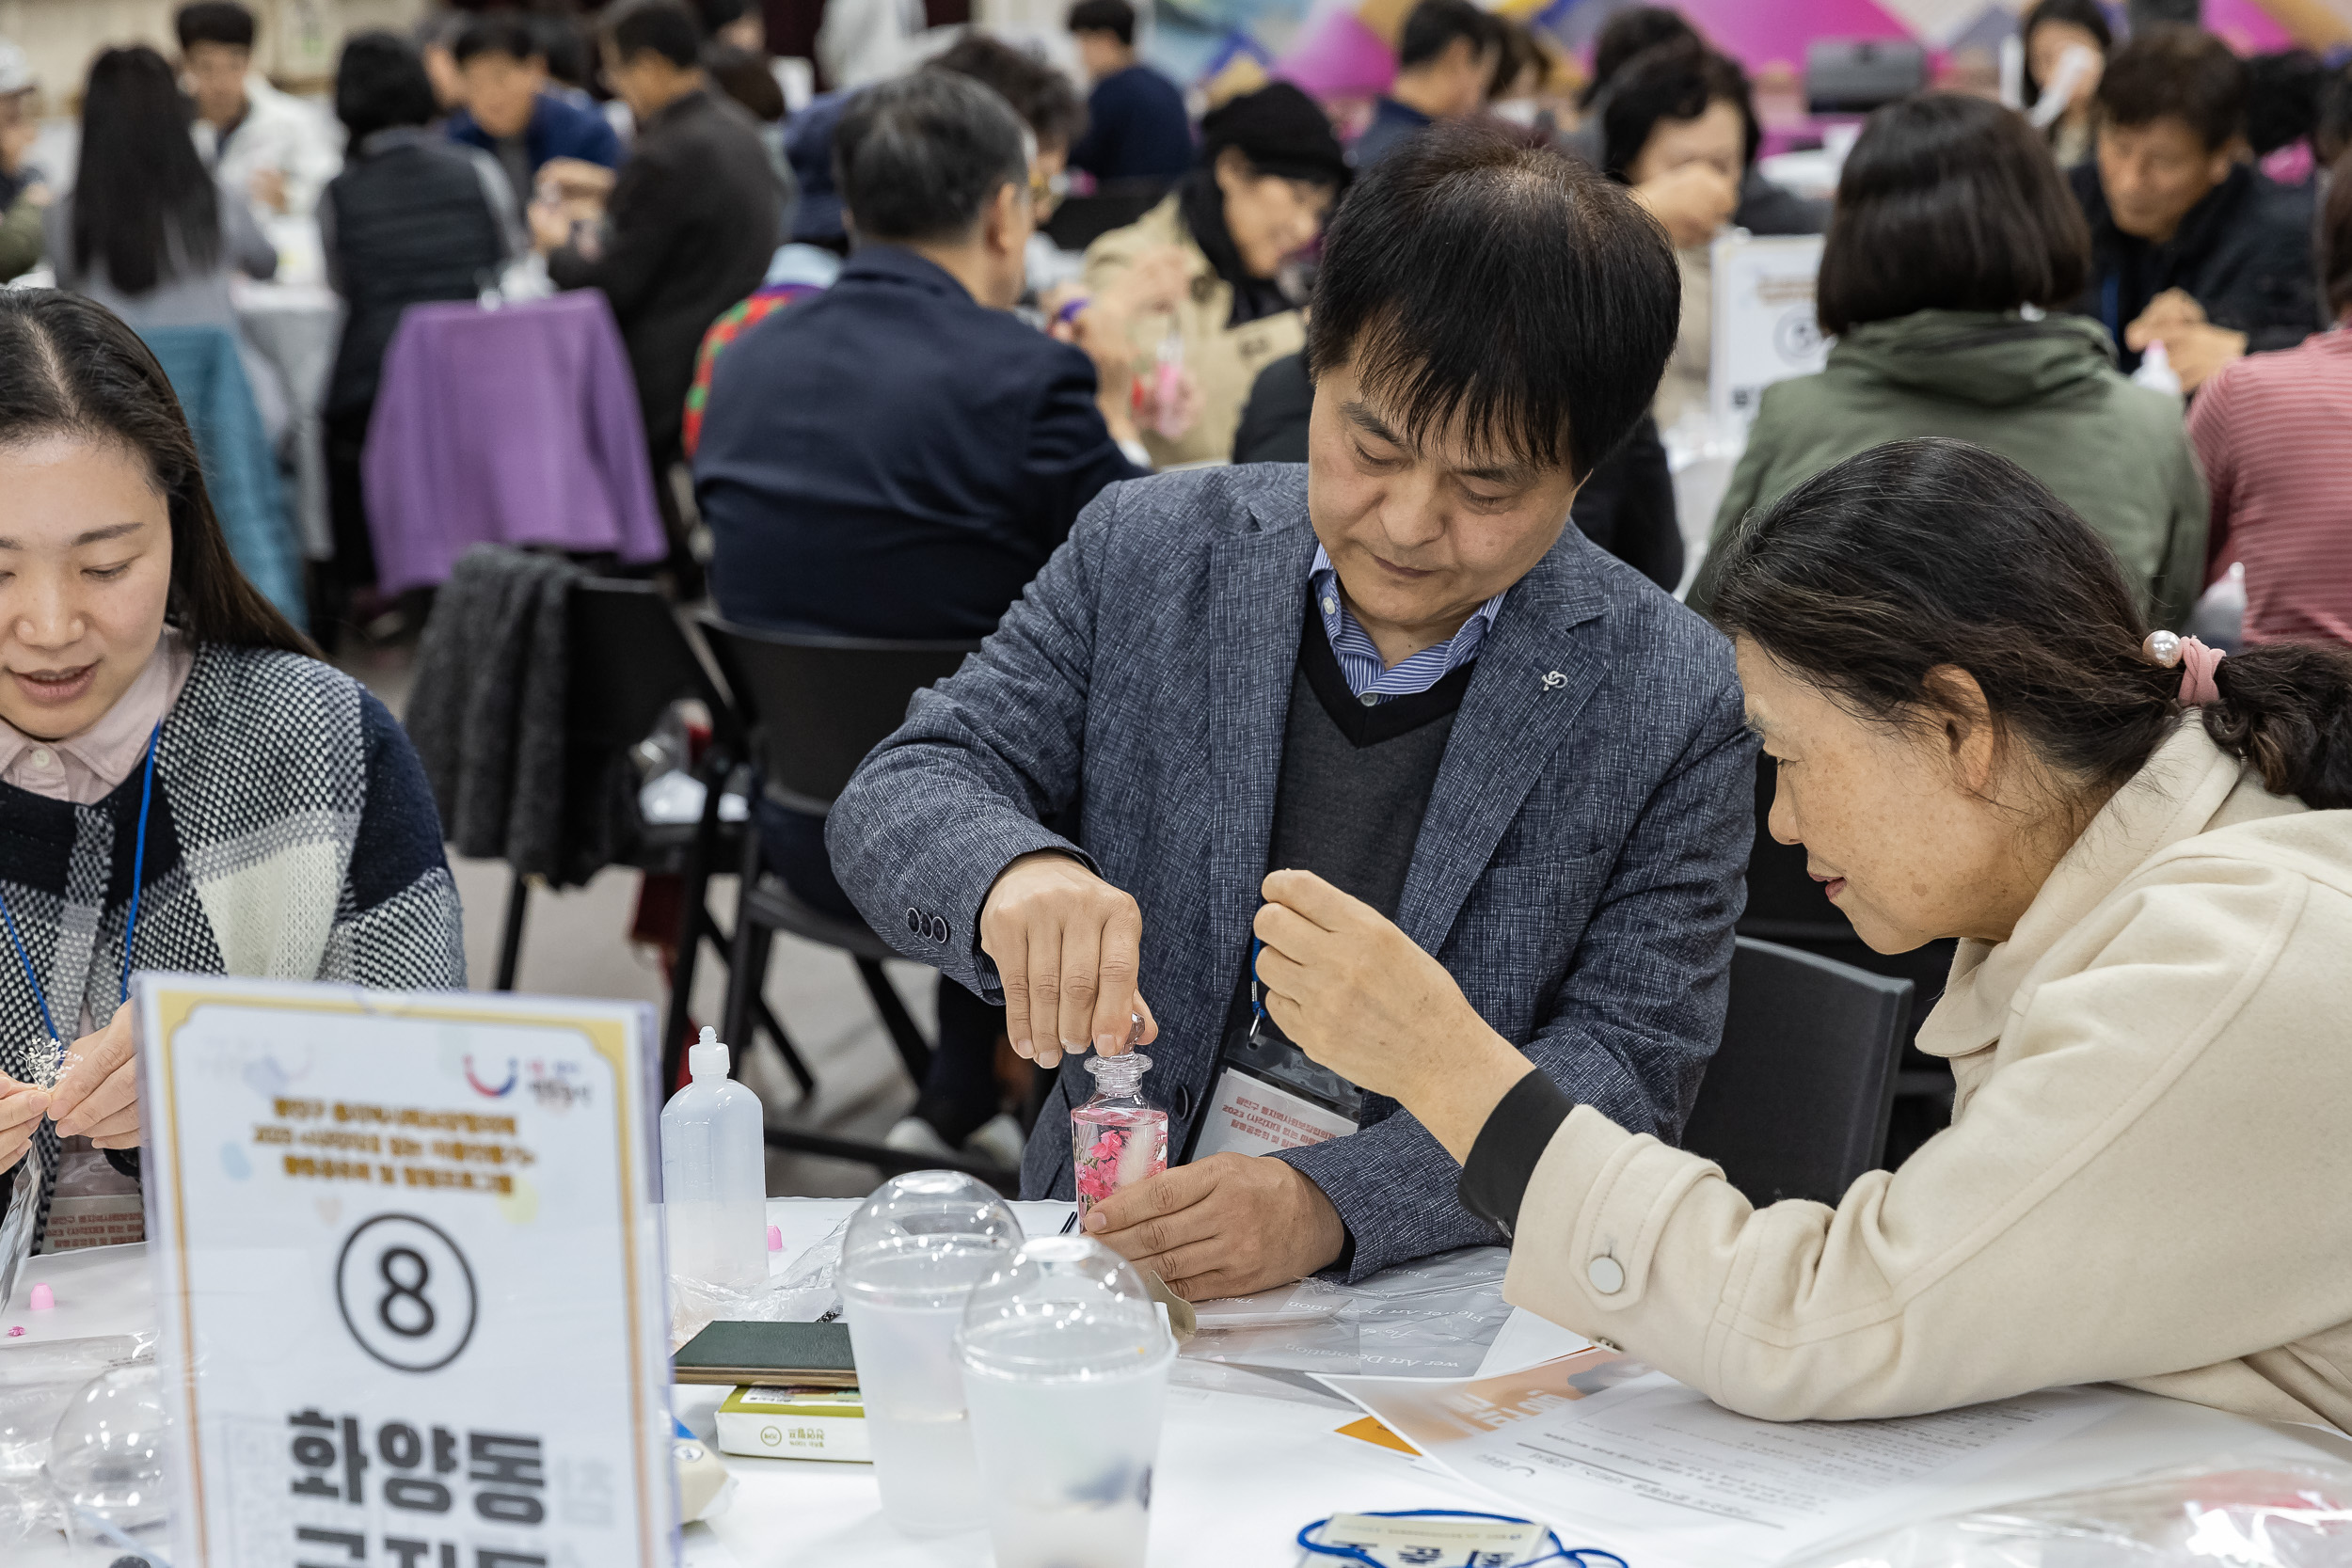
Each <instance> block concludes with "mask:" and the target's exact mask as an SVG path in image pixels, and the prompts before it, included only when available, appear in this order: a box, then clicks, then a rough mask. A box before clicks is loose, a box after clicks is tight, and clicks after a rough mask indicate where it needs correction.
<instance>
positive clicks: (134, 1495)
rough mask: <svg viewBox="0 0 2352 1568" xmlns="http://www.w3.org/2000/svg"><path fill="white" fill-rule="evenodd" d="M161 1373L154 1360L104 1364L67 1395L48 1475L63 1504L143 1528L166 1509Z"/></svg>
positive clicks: (155, 1522)
mask: <svg viewBox="0 0 2352 1568" xmlns="http://www.w3.org/2000/svg"><path fill="white" fill-rule="evenodd" d="M166 1421H167V1414H166V1412H165V1409H164V1393H163V1378H162V1376H161V1375H160V1374H159V1373H158V1372H157V1371H156V1370H155V1365H154V1363H153V1362H151V1361H150V1362H138V1363H135V1364H133V1365H131V1366H128V1367H111V1368H108V1369H107V1370H105V1371H103V1372H101V1373H100V1374H99V1375H98V1376H96V1377H94V1378H92V1379H91V1380H90V1381H89V1382H88V1384H87V1385H86V1386H84V1387H83V1389H82V1391H81V1392H80V1393H78V1394H75V1395H74V1396H73V1401H72V1403H71V1404H69V1405H67V1406H66V1412H65V1415H64V1416H63V1417H61V1418H59V1419H58V1421H57V1435H56V1442H55V1444H54V1446H53V1447H52V1449H51V1450H50V1455H49V1481H50V1484H51V1485H53V1486H55V1487H56V1490H57V1493H58V1495H59V1496H60V1497H62V1498H63V1500H64V1501H65V1504H66V1506H67V1507H68V1508H70V1509H72V1510H75V1511H77V1512H80V1513H93V1514H96V1515H97V1516H98V1517H99V1518H101V1519H103V1520H104V1521H106V1523H108V1524H110V1525H112V1526H114V1527H115V1528H117V1529H123V1530H135V1529H144V1528H147V1527H149V1526H151V1525H158V1524H161V1523H162V1522H163V1521H164V1518H165V1516H166V1513H167V1510H168V1507H169V1503H168V1497H167V1493H168V1487H167V1477H166V1472H165V1456H164V1427H165V1424H166Z"/></svg>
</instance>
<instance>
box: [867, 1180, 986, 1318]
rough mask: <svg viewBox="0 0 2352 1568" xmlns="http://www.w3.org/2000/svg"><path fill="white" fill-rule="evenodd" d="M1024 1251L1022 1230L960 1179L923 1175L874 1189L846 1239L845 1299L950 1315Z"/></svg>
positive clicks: (977, 1184) (974, 1183) (975, 1185)
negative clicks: (983, 1279) (982, 1280)
mask: <svg viewBox="0 0 2352 1568" xmlns="http://www.w3.org/2000/svg"><path fill="white" fill-rule="evenodd" d="M1020 1244H1021V1222H1020V1221H1019V1220H1016V1219H1014V1218H1013V1217H1012V1211H1011V1210H1010V1209H1009V1208H1007V1207H1006V1206H1005V1200H1004V1199H1003V1198H1001V1197H999V1196H996V1194H995V1193H994V1192H993V1190H992V1189H991V1188H990V1187H989V1186H988V1185H987V1184H986V1183H985V1182H982V1181H980V1180H977V1179H976V1178H974V1177H970V1176H966V1175H964V1174H963V1173H962V1172H961V1171H951V1170H918V1171H912V1172H910V1173H908V1174H907V1175H905V1176H898V1177H893V1178H892V1179H891V1180H887V1181H885V1182H883V1183H882V1185H881V1186H879V1187H877V1188H875V1189H874V1194H873V1196H871V1197H868V1198H867V1199H866V1203H865V1205H864V1206H863V1207H862V1208H860V1209H859V1210H858V1212H856V1213H855V1214H853V1215H851V1216H850V1227H849V1230H848V1232H847V1233H846V1234H845V1235H844V1236H843V1237H842V1238H841V1269H840V1272H839V1273H838V1274H837V1275H835V1281H836V1283H837V1284H838V1285H839V1287H840V1289H841V1291H842V1293H843V1294H844V1295H855V1296H857V1297H858V1298H860V1299H862V1300H866V1301H869V1302H875V1303H877V1304H886V1305H889V1306H893V1307H953V1306H956V1305H958V1304H959V1303H961V1301H962V1299H963V1295H964V1292H965V1291H969V1290H970V1289H971V1288H972V1282H973V1281H974V1280H975V1279H977V1278H979V1277H980V1276H981V1275H985V1274H987V1273H988V1272H989V1270H990V1269H991V1268H992V1267H993V1266H994V1265H995V1264H996V1263H997V1261H998V1260H999V1259H1001V1258H1002V1257H1005V1256H1009V1255H1010V1254H1011V1252H1012V1251H1013V1249H1014V1248H1016V1247H1018V1246H1019V1245H1020Z"/></svg>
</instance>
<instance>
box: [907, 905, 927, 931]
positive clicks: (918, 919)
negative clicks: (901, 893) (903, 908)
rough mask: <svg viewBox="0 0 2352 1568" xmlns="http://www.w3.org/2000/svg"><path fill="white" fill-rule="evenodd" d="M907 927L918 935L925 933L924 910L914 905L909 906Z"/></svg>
mask: <svg viewBox="0 0 2352 1568" xmlns="http://www.w3.org/2000/svg"><path fill="white" fill-rule="evenodd" d="M907 929H908V930H910V931H913V932H914V934H915V935H916V936H918V937H919V936H921V935H922V934H923V915H922V912H921V911H918V910H915V909H914V908H913V907H909V909H908V910H907Z"/></svg>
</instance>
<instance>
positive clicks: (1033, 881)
mask: <svg viewBox="0 0 2352 1568" xmlns="http://www.w3.org/2000/svg"><path fill="white" fill-rule="evenodd" d="M1142 942H1143V911H1141V910H1140V909H1139V908H1137V907H1136V901H1135V899H1134V898H1133V897H1132V896H1130V895H1127V894H1125V893H1122V892H1120V890H1119V889H1117V888H1115V887H1113V886H1111V884H1110V883H1108V882H1106V881H1104V880H1103V879H1102V878H1100V877H1097V876H1096V875H1095V874H1094V873H1093V872H1091V871H1089V870H1088V869H1087V868H1086V867H1085V866H1084V865H1083V864H1081V863H1078V862H1077V861H1075V860H1073V859H1072V858H1071V857H1070V856H1068V855H1065V854H1061V853H1058V852H1057V851H1055V850H1051V849H1044V850H1039V851H1037V852H1035V853H1033V854H1027V855H1023V856H1022V857H1021V858H1020V859H1018V860H1016V861H1014V862H1013V863H1011V864H1010V865H1008V866H1007V867H1005V869H1004V870H1003V871H1002V872H1001V873H999V874H998V876H997V878H996V885H995V886H994V887H992V888H990V889H989V891H988V899H987V901H986V902H985V903H983V904H982V905H981V906H980V951H982V952H983V953H986V954H987V955H988V956H989V958H991V959H992V960H993V961H994V963H995V965H996V972H997V974H998V975H999V976H1000V977H1001V978H1002V980H1003V982H1004V988H1005V1032H1006V1035H1007V1037H1009V1038H1010V1039H1011V1041H1012V1048H1013V1049H1014V1050H1015V1051H1017V1052H1019V1053H1021V1054H1022V1055H1024V1056H1026V1057H1028V1058H1029V1059H1030V1060H1031V1061H1033V1062H1035V1063H1037V1065H1038V1066H1040V1067H1053V1066H1055V1065H1056V1064H1057V1063H1059V1062H1060V1060H1061V1058H1062V1053H1064V1052H1070V1053H1078V1052H1082V1051H1084V1050H1086V1049H1087V1047H1088V1046H1089V1044H1091V1045H1092V1046H1093V1047H1094V1049H1095V1050H1096V1051H1098V1052H1103V1053H1111V1054H1115V1053H1118V1052H1119V1051H1120V1050H1121V1049H1122V1048H1123V1047H1124V1046H1125V1044H1126V1041H1127V1036H1128V1033H1129V1031H1130V1029H1131V1028H1132V1027H1133V1019H1134V1016H1135V1015H1137V1014H1140V1015H1141V1016H1142V1018H1143V1038H1144V1040H1145V1041H1147V1042H1149V1041H1150V1040H1152V1039H1153V1038H1155V1037H1157V1036H1158V1034H1159V1026H1158V1024H1157V1023H1155V1022H1152V1009H1151V1008H1150V1007H1148V1006H1145V1005H1144V1001H1143V993H1142V992H1141V991H1139V990H1136V972H1137V969H1138V967H1139V965H1140V961H1141V960H1140V956H1139V954H1140V949H1141V946H1142Z"/></svg>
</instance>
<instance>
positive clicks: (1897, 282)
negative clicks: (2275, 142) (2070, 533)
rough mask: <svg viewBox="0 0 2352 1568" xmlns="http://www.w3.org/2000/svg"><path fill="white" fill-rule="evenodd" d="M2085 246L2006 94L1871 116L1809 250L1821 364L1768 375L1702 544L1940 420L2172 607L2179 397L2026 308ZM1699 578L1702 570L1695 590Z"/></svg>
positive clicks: (2062, 295)
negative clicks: (1829, 215)
mask: <svg viewBox="0 0 2352 1568" xmlns="http://www.w3.org/2000/svg"><path fill="white" fill-rule="evenodd" d="M2088 256H2089V245H2088V240H2087V236H2086V235H2085V233H2084V226H2083V221H2082V215H2081V214H2080V213H2079V212H2078V211H2077V210H2076V209H2075V207H2074V202H2073V201H2071V200H2070V199H2069V198H2068V196H2067V191H2066V186H2065V183H2064V182H2063V180H2062V179H2061V178H2060V176H2059V174H2058V170H2057V168H2056V166H2054V165H2053V164H2052V163H2051V161H2050V158H2049V156H2048V154H2047V153H2046V151H2045V150H2043V149H2042V147H2040V146H2039V145H2037V143H2036V138H2035V137H2034V135H2033V134H2032V132H2031V131H2030V130H2029V129H2028V128H2027V127H2026V122H2025V120H2024V119H2021V118H2020V117H2019V116H2018V115H2016V114H2015V113H2013V112H2012V111H2010V110H2008V109H2004V108H2002V107H2001V106H2000V105H1999V104H1997V103H1986V102H1985V101H1984V100H1982V99H1979V98H1963V97H1961V96H1959V95H1957V94H1953V93H1934V94H1929V95H1927V96H1924V97H1920V98H1914V99H1908V100H1905V101H1904V102H1902V103H1894V104H1890V105H1888V106H1887V107H1886V108H1883V109H1881V110H1879V111H1878V113H1877V114H1875V115H1873V116H1871V118H1870V122H1869V125H1868V127H1867V129H1866V130H1865V131H1864V132H1863V133H1862V136H1861V138H1860V139H1859V140H1858V141H1856V142H1855V143H1854V149H1853V151H1852V153H1851V155H1850V156H1848V158H1847V159H1846V166H1845V172H1844V174H1843V176H1842V177H1841V179H1840V181H1839V183H1838V187H1837V210H1836V217H1835V218H1833V219H1832V220H1831V223H1830V231H1829V240H1828V244H1827V246H1826V248H1825V249H1824V251H1823V253H1822V257H1821V273H1820V284H1819V286H1818V290H1817V308H1818V309H1819V312H1820V323H1821V329H1822V330H1823V331H1824V332H1827V333H1831V334H1834V335H1835V336H1836V342H1835V343H1834V344H1832V346H1831V348H1830V351H1829V363H1828V364H1827V366H1825V367H1824V368H1823V369H1822V370H1821V371H1820V372H1818V373H1816V374H1813V375H1801V376H1796V377H1792V378H1791V379H1789V380H1787V381H1783V382H1779V383H1776V384H1775V385H1773V386H1771V387H1768V388H1765V389H1764V395H1763V398H1762V400H1761V403H1760V405H1759V407H1758V409H1757V412H1756V423H1755V425H1754V426H1753V427H1751V429H1750V430H1749V433H1748V444H1747V448H1746V450H1745V451H1742V452H1741V453H1740V462H1739V466H1738V467H1737V468H1736V469H1735V470H1734V471H1733V473H1732V478H1731V483H1730V486H1729V488H1728V489H1726V490H1725V491H1724V499H1723V505H1722V508H1721V510H1720V511H1718V512H1717V514H1716V517H1715V533H1714V548H1715V549H1716V550H1717V551H1721V550H1722V549H1723V548H1724V546H1727V545H1728V544H1729V543H1730V541H1731V539H1732V537H1733V536H1734V535H1735V534H1736V533H1737V532H1738V531H1739V530H1740V523H1741V520H1742V519H1743V518H1745V517H1746V516H1747V515H1748V514H1749V513H1750V512H1751V511H1753V510H1755V509H1756V508H1758V507H1762V506H1769V505H1770V504H1771V503H1772V502H1773V501H1775V500H1777V499H1780V497H1781V496H1782V495H1783V494H1784V493H1786V492H1787V491H1788V490H1791V489H1794V488H1795V487H1796V485H1797V484H1798V483H1800V482H1801V481H1803V480H1804V479H1805V478H1807V477H1808V476H1810V475H1811V474H1813V473H1815V472H1818V471H1819V470H1820V469H1822V468H1825V467H1829V466H1830V465H1831V464H1833V463H1836V462H1837V461H1839V460H1841V459H1843V458H1847V457H1851V456H1852V455H1854V454H1855V453H1856V452H1859V451H1864V450H1866V449H1867V448H1870V447H1874V446H1877V445H1878V444H1879V443H1880V442H1882V441H1890V440H1898V439H1900V438H1902V437H1904V436H1929V435H1936V436H1956V437H1958V438H1959V439H1962V440H1965V441H1971V442H1974V443H1975V444H1977V445H1978V446H1981V447H1985V448H1988V449H1990V450H1992V451H1997V452H2000V453H2001V454H2002V455H2004V456H2006V457H2008V458H2010V460H2011V461H2013V462H2015V463H2017V464H2018V465H2020V466H2021V467H2024V468H2025V469H2026V471H2027V472H2028V473H2031V474H2033V475H2034V476H2035V477H2036V478H2037V479H2040V480H2041V481H2042V483H2045V484H2047V485H2049V486H2050V487H2051V488H2052V489H2053V490H2055V491H2056V492H2058V496H2059V497H2060V498H2061V499H2064V500H2065V501H2066V502H2067V503H2068V504H2069V505H2070V506H2071V507H2072V508H2073V509H2074V512H2075V513H2076V515H2079V516H2081V517H2082V518H2083V519H2084V520H2085V521H2087V522H2089V523H2090V526H2091V527H2092V528H2093V529H2094V530H2096V531H2098V533H2099V535H2100V536H2101V537H2102V538H2104V539H2106V541H2107V544H2108V546H2110V547H2111V548H2113V549H2114V551H2115V553H2116V559H2117V560H2118V562H2121V563H2122V568H2123V578H2124V580H2125V581H2127V582H2129V583H2130V584H2131V585H2132V591H2133V592H2134V593H2135V594H2137V595H2138V598H2139V604H2140V609H2141V610H2142V612H2143V613H2146V614H2149V615H2152V616H2153V617H2154V618H2155V619H2156V620H2157V621H2158V622H2160V623H2161V624H2163V625H2165V626H2185V625H2186V624H2187V621H2188V614H2189V610H2190V609H2191V607H2193V606H2194V605H2195V604H2196V602H2197V599H2198V595H2199V594H2201V593H2202V592H2203V590H2204V585H2205V514H2206V505H2205V488H2204V483H2203V482H2202V480H2201V478H2200V477H2199V474H2198V470H2197V464H2196V461H2195V459H2194V458H2193V457H2192V456H2191V455H2190V453H2189V448H2188V440H2187V436H2185V433H2184V432H2183V430H2182V428H2181V412H2180V406H2179V403H2178V401H2177V400H2176V399H2174V398H2171V397H2169V396H2167V395H2166V394H2164V393H2162V392H2159V391H2154V390H2152V389H2150V388H2145V387H2135V386H2133V385H2132V384H2131V383H2130V382H2129V381H2128V380H2126V379H2125V378H2124V377H2123V376H2122V373H2120V372H2118V371H2117V369H2116V367H2115V345H2114V343H2113V342H2112V341H2110V340H2109V339H2108V338H2107V335H2106V332H2105V331H2104V330H2102V329H2101V328H2100V326H2099V325H2098V324H2096V323H2095V322H2091V321H2088V320H2086V319H2084V318H2083V317H2080V316H2072V315H2066V314H2062V313H2058V314H2042V312H2044V311H2057V310H2058V309H2059V308H2060V307H2062V306H2064V305H2066V304H2068V303H2070V302H2071V301H2072V300H2074V298H2075V297H2076V295H2077V294H2078V293H2080V292H2081V288H2082V279H2083V276H2084V271H2085V267H2086V263H2087V261H2088ZM2026 311H2032V312H2034V313H2035V319H2031V320H2028V319H2026V315H2025V312H2026ZM1710 576H1711V574H1710ZM1711 596H1712V588H1711V584H1710V583H1709V582H1708V580H1706V579H1702V581H1701V583H1700V585H1699V586H1698V587H1697V588H1696V589H1695V590H1694V591H1693V594H1692V602H1694V603H1696V604H1698V605H1700V606H1701V607H1702V608H1704V607H1705V606H1707V605H1708V602H1709V601H1710V599H1711Z"/></svg>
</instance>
